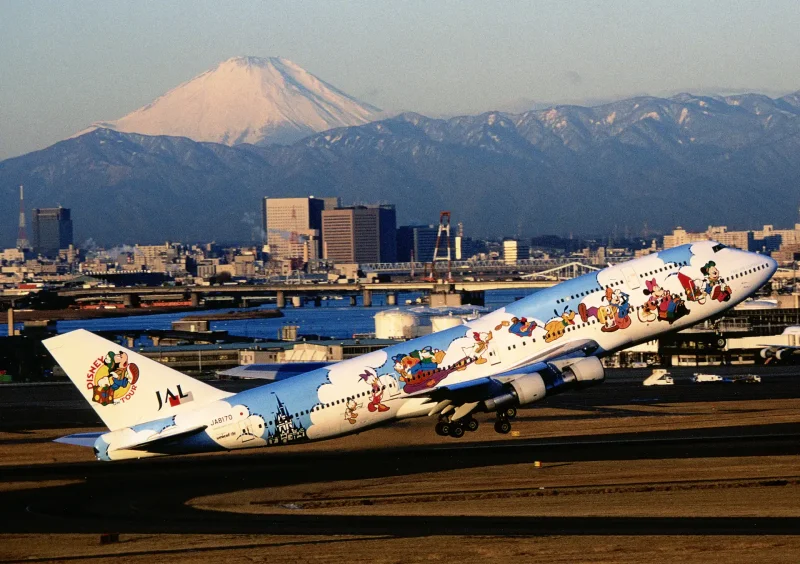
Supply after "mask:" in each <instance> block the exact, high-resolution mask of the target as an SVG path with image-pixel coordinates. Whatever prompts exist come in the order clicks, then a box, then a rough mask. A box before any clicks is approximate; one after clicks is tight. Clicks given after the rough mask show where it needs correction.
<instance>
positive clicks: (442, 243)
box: [430, 211, 453, 282]
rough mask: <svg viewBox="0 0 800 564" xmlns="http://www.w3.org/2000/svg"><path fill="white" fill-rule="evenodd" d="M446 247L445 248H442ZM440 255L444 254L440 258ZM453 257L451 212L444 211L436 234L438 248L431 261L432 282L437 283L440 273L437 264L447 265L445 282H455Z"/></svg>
mask: <svg viewBox="0 0 800 564" xmlns="http://www.w3.org/2000/svg"><path fill="white" fill-rule="evenodd" d="M442 247H444V248H442ZM439 253H442V255H441V256H440V254H439ZM451 260H452V259H451V255H450V212H449V211H443V212H441V213H440V214H439V231H438V233H437V234H436V247H434V249H433V261H431V275H430V280H432V281H434V282H435V281H436V277H437V274H439V273H440V271H437V269H436V263H447V267H446V268H447V272H446V273H442V274H446V278H443V280H444V281H445V282H452V281H453V274H452V271H451Z"/></svg>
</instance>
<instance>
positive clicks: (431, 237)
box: [397, 225, 438, 262]
mask: <svg viewBox="0 0 800 564" xmlns="http://www.w3.org/2000/svg"><path fill="white" fill-rule="evenodd" d="M437 233H438V229H437V228H436V227H434V226H433V225H403V226H401V227H399V228H398V229H397V260H399V261H401V262H409V261H410V260H411V256H412V253H413V256H414V262H431V261H432V260H433V252H434V250H435V249H436V235H437Z"/></svg>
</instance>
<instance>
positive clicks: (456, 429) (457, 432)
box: [450, 424, 464, 439]
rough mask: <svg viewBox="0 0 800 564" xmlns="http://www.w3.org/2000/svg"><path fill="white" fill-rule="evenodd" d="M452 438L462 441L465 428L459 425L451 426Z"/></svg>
mask: <svg viewBox="0 0 800 564" xmlns="http://www.w3.org/2000/svg"><path fill="white" fill-rule="evenodd" d="M450 436H451V437H453V438H454V439H460V438H461V437H463V436H464V427H462V426H461V425H458V424H451V425H450Z"/></svg>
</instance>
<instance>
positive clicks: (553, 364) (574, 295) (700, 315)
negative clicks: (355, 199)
mask: <svg viewBox="0 0 800 564" xmlns="http://www.w3.org/2000/svg"><path fill="white" fill-rule="evenodd" d="M776 268H777V265H776V263H775V262H774V261H773V260H772V259H770V258H769V257H765V256H762V255H758V254H754V253H749V252H745V251H740V250H736V249H730V248H727V247H725V246H724V245H721V244H718V243H715V242H713V241H707V242H701V243H695V244H693V245H685V246H682V247H676V248H674V249H669V250H666V251H662V252H659V253H655V254H651V255H648V256H646V257H642V258H639V259H636V260H632V261H630V262H626V263H624V264H620V265H617V266H611V267H609V268H606V269H604V270H601V271H598V272H596V273H591V274H586V275H584V276H581V277H580V278H576V279H574V280H570V281H567V282H563V283H561V284H559V285H557V286H554V287H552V288H549V289H547V290H542V291H540V292H537V293H535V294H533V295H531V296H529V297H527V298H525V299H522V300H519V301H517V302H515V303H513V304H511V305H509V306H507V307H504V308H500V309H499V310H497V311H494V312H492V313H490V314H487V315H485V316H483V317H481V318H479V319H477V320H475V321H471V322H469V323H466V324H464V325H462V326H459V327H453V328H451V329H447V330H445V331H441V332H438V333H435V334H432V335H428V336H425V337H421V338H419V339H414V340H412V341H407V342H402V343H399V344H397V345H393V346H391V347H388V348H386V349H383V350H380V351H376V352H372V353H369V354H366V355H363V356H360V357H358V358H353V359H349V360H345V361H343V362H339V363H337V364H333V365H330V366H327V367H323V368H318V369H316V370H313V371H310V372H307V373H305V374H302V375H300V376H296V377H294V378H291V379H288V380H282V381H279V382H274V383H270V384H267V385H264V386H261V387H258V388H254V389H251V390H247V391H244V392H241V393H238V394H230V393H227V392H223V391H221V390H218V389H216V388H214V387H212V386H209V385H208V384H204V383H202V382H199V381H197V380H195V379H193V378H190V377H188V376H186V375H184V374H181V373H179V372H176V371H175V370H172V369H170V368H167V367H166V366H163V365H161V364H159V363H157V362H156V361H154V360H151V359H149V358H146V357H144V356H142V355H140V354H137V353H136V352H134V351H130V350H126V349H124V348H121V347H120V346H119V345H117V344H115V343H112V342H110V341H107V340H105V339H102V338H101V337H98V336H96V335H94V334H92V333H89V332H88V331H83V330H79V331H73V332H71V333H67V334H64V335H59V336H57V337H53V338H51V339H47V340H46V341H44V344H45V346H46V347H47V349H48V350H49V351H50V352H51V354H52V355H53V356H54V357H55V359H56V360H57V361H58V363H59V364H60V365H61V366H62V367H63V369H64V370H65V372H66V373H67V374H68V375H69V377H70V378H71V379H72V381H73V382H74V383H75V385H76V386H78V388H79V389H80V390H81V392H82V393H83V395H84V397H85V398H86V400H87V401H88V402H89V403H90V404H91V406H92V407H93V408H94V409H95V411H96V412H97V414H98V415H99V416H100V418H101V419H102V420H103V422H104V423H105V424H106V425H107V426H108V428H109V431H108V432H105V433H90V434H83V435H72V436H70V437H65V438H63V439H60V440H61V441H63V442H67V443H70V444H82V445H91V446H94V450H95V453H96V455H97V457H98V458H100V459H102V460H118V459H124V458H141V457H145V456H156V455H160V454H179V453H190V452H201V451H215V450H227V449H236V448H245V447H254V446H265V445H278V444H286V443H293V442H297V441H304V440H318V439H326V438H330V437H336V436H340V435H346V434H349V433H355V432H359V431H363V430H365V429H367V428H369V427H374V426H377V425H382V424H386V423H389V422H391V421H395V420H398V419H403V418H407V417H417V416H422V415H426V416H431V417H436V418H437V419H436V421H437V423H436V431H437V432H438V433H439V434H440V435H450V436H452V437H461V436H463V434H464V432H465V431H474V430H476V429H477V427H478V422H477V420H476V419H474V417H473V414H474V413H476V412H496V413H497V420H496V423H495V425H494V428H495V430H496V431H497V432H499V433H508V432H509V431H510V429H511V422H510V421H511V420H512V419H513V418H514V416H515V415H516V408H517V407H518V406H520V405H526V404H529V403H532V402H535V401H538V400H541V399H542V398H544V397H545V396H548V395H552V394H555V393H559V392H562V391H567V390H575V389H580V388H583V387H586V386H591V385H595V384H599V383H600V382H602V381H603V379H604V373H603V367H602V364H601V362H600V360H599V357H602V356H604V355H607V354H610V353H612V352H614V351H618V350H620V349H624V348H627V347H629V346H631V345H634V344H636V343H639V342H643V341H648V340H651V339H653V338H655V337H657V336H659V335H660V334H662V333H665V332H667V331H674V330H678V329H681V328H684V327H687V326H689V325H693V324H695V323H697V322H699V321H702V320H704V319H707V318H709V317H711V316H714V315H717V314H719V313H720V312H722V311H724V310H726V309H729V308H731V307H732V306H734V305H735V304H737V303H739V302H741V301H742V300H744V299H745V298H747V297H749V296H750V295H752V294H753V293H754V292H755V291H756V290H757V289H758V288H759V287H760V286H761V285H762V284H764V283H765V282H766V281H767V280H769V279H770V277H771V276H772V274H773V273H774V272H775V270H776Z"/></svg>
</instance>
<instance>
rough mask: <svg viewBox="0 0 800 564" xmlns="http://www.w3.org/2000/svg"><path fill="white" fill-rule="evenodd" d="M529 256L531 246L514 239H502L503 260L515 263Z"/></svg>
mask: <svg viewBox="0 0 800 564" xmlns="http://www.w3.org/2000/svg"><path fill="white" fill-rule="evenodd" d="M529 258H531V246H530V245H529V244H528V243H527V242H525V241H518V240H516V239H504V240H503V262H504V263H506V264H517V261H520V260H524V259H529Z"/></svg>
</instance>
